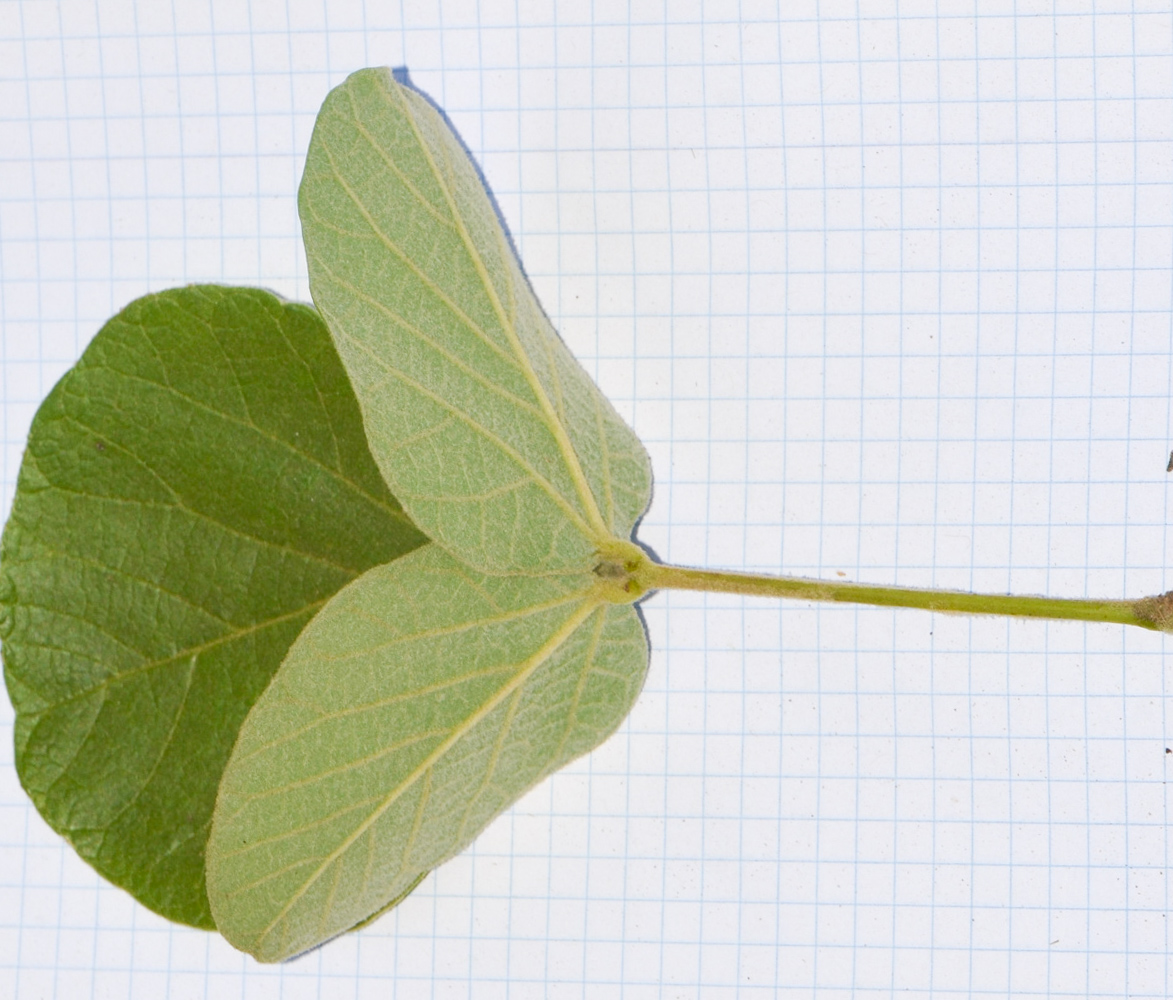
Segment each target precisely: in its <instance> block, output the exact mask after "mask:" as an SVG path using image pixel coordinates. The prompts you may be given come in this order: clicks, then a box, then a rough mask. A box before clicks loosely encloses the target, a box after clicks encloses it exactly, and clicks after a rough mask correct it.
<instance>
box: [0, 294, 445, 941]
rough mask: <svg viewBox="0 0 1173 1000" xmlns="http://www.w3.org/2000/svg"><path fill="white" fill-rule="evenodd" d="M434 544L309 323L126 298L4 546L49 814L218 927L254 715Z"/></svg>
mask: <svg viewBox="0 0 1173 1000" xmlns="http://www.w3.org/2000/svg"><path fill="white" fill-rule="evenodd" d="M424 541H426V539H424V537H423V536H422V535H421V534H420V533H419V532H418V531H417V530H416V529H415V528H414V527H413V526H412V524H411V522H410V521H409V520H408V519H407V518H406V516H405V515H404V514H403V512H402V510H401V509H400V508H399V506H398V504H397V503H396V502H395V500H394V499H393V498H392V496H391V494H390V493H389V492H388V491H387V488H386V485H385V484H384V483H383V481H382V478H381V477H380V475H379V472H378V469H377V468H376V467H375V465H374V462H373V461H372V459H371V456H370V453H369V450H368V449H367V446H366V441H365V437H364V434H363V429H362V422H361V415H360V413H359V410H358V406H357V403H356V401H355V398H354V394H353V392H352V391H351V389H350V385H349V381H348V379H347V377H346V373H345V371H344V370H343V369H342V366H341V364H340V363H339V360H338V357H337V354H336V352H335V351H334V348H333V345H332V344H331V342H330V338H329V335H328V334H327V333H326V331H325V328H324V326H323V324H322V322H321V319H320V318H319V317H318V316H317V314H316V313H315V312H314V311H313V310H312V309H309V308H307V307H305V306H300V305H293V304H289V303H284V302H282V301H280V300H279V299H277V298H276V297H275V296H273V295H271V294H269V293H267V292H262V291H258V290H253V289H241V288H224V287H216V286H193V287H190V288H183V289H175V290H171V291H167V292H162V293H160V294H157V295H149V296H147V297H145V298H142V299H139V300H137V301H136V302H133V303H131V304H130V305H129V306H127V308H126V309H125V310H123V311H122V312H121V313H120V314H119V315H117V316H115V317H114V318H113V319H112V320H110V322H109V323H107V324H106V325H105V326H104V327H103V328H102V330H101V331H100V332H99V333H98V335H97V337H96V338H95V339H94V341H93V342H92V344H91V345H90V346H89V348H88V349H87V350H86V352H85V354H84V355H83V357H82V358H81V360H80V361H79V362H78V363H77V365H76V366H75V367H74V368H73V369H71V370H70V372H69V373H68V374H67V375H66V376H65V377H64V378H63V379H62V380H61V381H60V382H59V383H58V384H57V386H56V387H55V388H54V389H53V391H52V392H51V393H50V394H49V396H48V398H47V399H46V400H45V402H44V404H43V405H42V406H41V408H40V410H39V411H38V412H37V415H36V417H35V419H34V421H33V426H32V429H31V432H30V435H29V443H28V450H27V451H26V453H25V457H24V461H23V464H22V466H21V470H20V477H19V481H18V483H17V490H16V498H15V501H14V504H13V508H12V514H11V517H10V519H9V521H8V524H7V526H6V528H5V531H4V537H3V549H2V555H0V612H2V618H0V632H2V633H3V636H4V642H3V653H4V666H5V678H6V680H7V683H8V690H9V693H10V695H11V698H12V701H13V704H14V706H15V708H16V713H17V717H16V764H17V769H18V771H19V773H20V778H21V781H22V783H23V784H24V787H25V788H26V790H27V791H28V793H29V795H30V796H31V797H32V799H33V802H34V803H35V804H36V806H37V808H38V809H39V810H40V812H41V814H42V815H43V816H44V817H45V819H46V820H48V822H49V824H50V825H51V826H52V827H53V828H54V829H56V830H58V831H59V832H60V833H62V834H64V835H65V836H66V837H67V838H68V839H69V840H70V841H72V843H73V845H74V847H75V848H76V849H77V851H78V853H79V854H81V856H82V857H83V858H85V859H86V860H87V861H89V862H90V863H91V864H92V865H93V866H94V867H95V868H96V869H97V870H98V871H99V872H101V873H102V874H103V875H105V876H106V877H107V878H109V879H110V880H111V881H113V882H115V883H116V884H118V885H121V886H123V887H124V888H126V889H128V890H129V891H130V892H131V893H133V894H134V895H135V896H136V897H137V898H138V899H139V900H140V901H142V902H143V903H145V904H146V905H147V906H149V907H150V908H151V909H153V910H156V911H157V912H159V913H161V914H163V915H164V916H167V917H170V918H171V919H174V920H178V921H182V922H184V923H188V924H194V925H196V926H199V927H208V928H210V927H212V926H213V924H212V920H211V913H210V911H209V908H208V900H207V895H206V892H205V886H204V850H205V846H206V842H207V836H208V830H209V827H210V823H211V814H212V807H213V804H214V802H215V796H216V789H217V786H218V784H219V780H220V776H221V773H222V772H223V769H224V764H225V762H226V761H227V759H228V754H229V752H230V750H231V748H232V745H233V741H234V740H235V738H236V735H237V731H238V729H239V727H240V724H241V721H242V720H243V719H244V716H245V713H246V712H247V711H248V709H249V707H250V706H251V705H252V703H253V701H254V700H255V699H256V697H257V696H258V695H259V694H260V692H261V691H262V690H263V689H264V687H265V685H266V684H267V683H268V681H269V679H270V678H271V677H272V675H273V673H274V671H275V670H276V669H277V667H278V666H279V665H280V663H281V660H282V659H283V657H284V655H285V653H286V651H287V650H288V648H289V645H290V643H292V641H293V640H294V638H295V637H296V636H297V634H298V632H299V631H300V630H301V629H302V627H303V626H304V625H305V623H306V622H308V621H309V620H310V618H311V617H312V616H313V614H314V613H315V612H316V611H317V610H318V608H320V607H321V606H322V605H323V604H325V602H326V601H327V600H328V599H329V598H330V597H331V596H332V595H334V594H335V593H336V592H337V591H338V590H339V589H340V588H341V587H342V586H344V585H345V584H347V583H349V582H350V581H351V580H353V579H354V578H356V577H357V576H359V574H361V573H362V572H364V571H365V570H367V569H369V568H370V567H371V566H373V565H377V564H380V563H385V562H388V561H390V560H393V559H395V558H396V557H398V556H400V555H402V554H403V553H405V552H407V551H410V550H411V549H414V548H416V547H418V546H419V545H421V544H423V543H424Z"/></svg>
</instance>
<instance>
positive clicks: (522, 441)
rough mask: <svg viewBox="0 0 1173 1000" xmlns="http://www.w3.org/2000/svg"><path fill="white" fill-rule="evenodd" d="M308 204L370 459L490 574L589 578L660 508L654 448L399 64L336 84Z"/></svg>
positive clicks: (323, 289)
mask: <svg viewBox="0 0 1173 1000" xmlns="http://www.w3.org/2000/svg"><path fill="white" fill-rule="evenodd" d="M299 207H300V212H301V219H302V229H303V234H304V238H305V245H306V256H307V259H308V262H309V272H310V288H311V290H312V292H313V296H314V302H315V304H316V305H317V306H318V308H319V309H320V310H321V312H322V315H323V317H324V318H325V320H326V322H327V325H328V326H329V328H330V332H331V334H332V335H333V337H334V340H335V343H336V345H337V347H338V352H339V354H340V355H341V357H342V361H343V364H344V365H345V366H346V370H347V372H349V374H350V378H351V381H352V383H353V384H354V389H355V393H356V394H357V396H358V400H359V404H360V406H361V407H362V411H363V417H364V420H365V422H366V429H367V435H368V438H369V441H370V445H371V452H372V454H373V455H374V457H375V461H376V462H377V463H378V465H379V468H380V470H381V471H382V473H383V476H384V478H385V479H386V480H387V483H388V485H389V486H390V487H391V490H392V492H393V493H394V494H395V496H396V497H398V498H399V501H400V502H401V503H402V504H403V507H404V509H405V510H406V511H407V512H408V514H410V515H411V517H412V519H413V520H414V521H415V523H416V524H418V525H419V526H420V528H422V529H423V531H424V532H425V533H426V534H427V535H428V536H429V537H430V538H431V539H432V540H433V541H435V542H437V543H438V544H440V545H442V546H443V547H444V548H446V549H447V550H448V551H449V552H451V553H452V554H453V555H454V556H456V557H457V558H458V559H460V560H462V561H463V562H465V563H467V564H468V565H470V566H473V567H475V568H477V569H479V570H481V571H483V572H489V573H492V572H529V573H534V572H564V571H567V570H587V569H590V568H591V567H592V566H594V565H595V564H596V563H597V562H598V561H599V554H600V552H605V550H606V549H607V546H608V545H609V543H610V542H611V540H612V539H614V538H619V539H627V538H629V537H630V535H631V532H632V529H633V527H634V525H635V522H636V521H637V519H638V518H639V516H640V515H641V514H642V513H643V511H644V509H645V508H646V507H647V503H648V499H649V496H650V490H651V467H650V464H649V462H648V458H647V454H646V453H645V451H644V449H643V446H642V445H641V444H640V442H639V440H638V439H637V438H636V436H635V435H634V434H633V433H632V431H631V430H630V429H629V428H628V427H627V426H626V425H625V424H624V423H623V421H622V419H621V418H620V417H619V415H618V414H617V413H616V412H615V410H614V409H613V408H612V407H611V405H610V403H608V402H607V400H606V398H605V397H604V396H603V395H602V393H600V392H599V390H598V388H597V387H596V386H595V385H594V383H593V382H592V381H591V379H590V377H589V376H588V375H587V373H586V372H585V371H584V370H583V369H582V367H581V366H580V365H579V364H578V362H577V361H575V359H574V357H573V356H572V355H571V354H570V352H569V351H568V350H567V349H566V347H565V345H564V344H563V343H562V341H561V340H560V339H559V338H558V335H557V334H556V333H555V332H554V329H553V327H552V326H551V325H550V322H549V320H548V319H547V318H546V316H545V314H544V313H543V312H542V310H541V307H540V306H539V305H538V302H537V299H536V298H535V297H534V294H533V292H532V290H531V289H530V287H529V284H528V282H527V281H526V279H525V277H524V275H523V274H522V272H521V267H520V264H519V263H518V261H517V258H516V256H515V254H514V253H513V250H512V248H511V247H510V245H509V242H508V238H507V237H506V235H505V232H504V230H503V229H502V226H501V223H500V221H499V220H498V218H497V215H496V212H495V211H494V208H493V204H492V202H491V201H490V199H489V196H488V194H487V193H486V191H485V188H484V185H483V184H482V182H481V179H480V176H479V174H478V173H477V170H476V167H475V166H474V165H473V163H472V162H471V160H470V159H469V157H468V155H467V153H466V152H465V150H464V148H463V146H461V144H460V140H459V139H458V138H457V137H456V136H455V134H453V132H452V130H451V129H450V128H449V127H448V125H447V124H446V122H445V121H444V119H443V118H442V116H441V115H440V113H439V112H438V111H437V110H436V109H435V108H433V107H432V106H431V105H430V104H429V103H428V102H427V100H425V99H424V98H423V97H422V96H420V95H419V94H418V93H416V92H415V91H413V90H411V89H410V88H408V87H405V86H402V85H400V84H398V83H396V82H395V81H394V80H393V79H392V78H391V75H390V73H389V72H388V71H387V70H385V69H366V70H360V71H359V72H357V73H355V74H354V75H352V76H351V77H350V78H349V79H347V80H346V82H345V83H343V84H342V85H341V86H339V87H337V88H335V89H334V90H333V91H331V93H330V95H329V96H328V97H327V98H326V101H325V103H324V104H323V106H322V110H321V112H320V113H319V115H318V121H317V124H316V126H315V127H314V134H313V138H312V139H311V141H310V148H309V153H308V155H307V159H306V169H305V175H304V177H303V179H302V184H301V192H300V200H299Z"/></svg>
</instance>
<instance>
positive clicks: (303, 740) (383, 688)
mask: <svg viewBox="0 0 1173 1000" xmlns="http://www.w3.org/2000/svg"><path fill="white" fill-rule="evenodd" d="M646 666H647V640H646V637H645V634H644V630H643V626H642V623H641V622H640V620H639V616H638V613H637V612H636V610H635V609H634V608H633V607H632V606H631V605H626V604H622V605H617V604H610V603H606V602H601V601H600V600H599V597H598V591H597V581H596V580H595V578H594V577H593V576H592V575H591V574H589V573H586V574H571V575H566V576H556V575H553V576H545V577H525V576H521V577H509V576H499V575H498V576H488V575H482V574H479V573H476V572H474V571H471V570H469V569H468V568H467V567H466V566H464V565H462V564H461V563H459V562H457V561H456V560H455V559H453V558H452V557H451V556H450V555H448V554H447V553H446V552H445V551H444V550H443V549H441V548H439V547H438V546H435V545H428V546H425V547H424V548H422V549H419V550H418V551H416V552H413V553H411V554H410V555H408V556H406V557H404V558H403V559H400V560H398V561H396V562H395V563H392V564H390V565H388V566H380V567H376V568H374V569H372V570H370V571H368V572H367V573H366V574H365V575H363V576H362V577H360V578H359V579H358V580H356V581H355V582H354V583H352V584H350V585H349V586H348V587H346V588H345V589H344V590H342V591H341V592H340V593H339V594H338V595H337V596H336V597H335V598H333V599H332V600H331V601H330V602H329V603H328V604H327V605H326V607H325V608H324V609H323V610H322V611H321V612H319V614H318V615H317V617H316V618H315V619H314V620H313V622H312V623H311V624H310V625H309V626H308V627H307V628H306V630H305V631H304V632H303V633H302V635H301V636H300V637H299V638H298V640H297V642H296V643H295V644H294V645H293V647H292V648H291V649H290V652H289V655H288V657H287V659H286V661H285V663H284V664H283V665H282V667H281V669H280V671H279V672H278V673H277V675H276V677H275V678H274V680H273V683H272V684H271V685H270V686H269V688H268V689H267V690H266V691H265V693H264V694H263V695H262V696H261V698H260V699H259V700H258V701H257V704H256V706H255V707H254V709H253V711H252V712H251V713H250V715H249V717H248V719H247V720H246V722H245V724H244V726H243V727H242V729H241V733H240V738H239V741H238V743H237V745H236V747H235V749H234V750H233V754H232V758H231V760H230V761H229V764H228V767H227V769H226V770H225V774H224V780H223V783H222V785H221V789H220V795H219V799H218V801H217V804H216V813H215V820H214V823H213V827H212V835H211V839H210V841H209V845H208V893H209V897H210V899H211V903H212V910H213V913H214V914H215V917H216V924H217V927H218V928H219V930H220V931H221V933H222V934H224V935H225V937H227V938H228V940H229V941H231V942H232V943H233V944H234V945H236V946H237V947H238V948H241V949H243V950H246V951H249V952H251V953H252V954H253V955H255V956H256V957H257V958H259V959H261V960H262V961H277V960H280V959H283V958H287V957H289V956H291V955H294V954H297V953H299V952H301V951H304V950H306V949H307V948H310V947H313V946H314V945H316V944H319V943H321V942H322V941H324V940H326V939H328V938H330V937H332V936H334V935H336V934H338V933H341V932H342V931H345V930H348V929H350V928H352V927H354V926H355V925H356V924H359V923H360V922H362V921H363V920H365V919H366V918H368V917H369V916H371V915H372V914H374V913H377V912H379V911H380V910H381V909H383V908H385V907H386V905H387V904H388V903H389V902H391V901H393V900H395V899H396V898H397V897H398V896H400V894H401V893H403V891H404V890H405V889H408V888H410V887H411V886H412V885H413V884H414V883H415V882H416V881H417V880H418V879H419V878H420V876H421V875H422V874H423V873H425V872H427V871H429V870H430V869H431V868H433V867H435V866H436V865H437V864H439V863H440V862H442V861H444V860H445V859H447V858H449V857H451V856H452V855H454V854H455V853H457V852H458V851H459V850H461V849H462V848H463V847H464V846H465V845H467V844H468V843H469V842H470V841H471V840H472V839H473V838H474V837H475V836H476V834H477V833H479V832H480V831H481V830H482V829H483V828H484V827H485V825H486V824H487V823H488V822H489V821H490V820H491V819H492V818H493V817H494V816H496V815H497V814H498V813H500V812H501V811H502V810H503V809H505V808H506V807H507V806H508V805H509V804H511V803H512V802H513V801H515V800H516V799H517V798H518V797H519V796H520V795H521V794H522V793H523V792H525V791H526V790H527V789H528V788H530V787H531V786H532V785H533V784H534V783H535V782H536V781H538V780H540V779H541V778H542V777H544V776H545V775H547V774H549V773H550V772H551V771H553V770H555V769H556V768H558V767H560V766H561V765H563V764H564V763H566V762H567V761H569V760H571V759H572V758H574V757H577V756H579V755H580V754H583V753H585V752H587V751H588V750H590V749H592V748H593V747H595V746H597V745H598V744H599V743H600V742H601V741H602V740H603V739H604V738H605V737H606V736H607V735H608V734H609V733H611V732H612V731H613V730H614V729H615V728H616V727H617V726H618V725H619V723H620V722H621V721H622V720H623V719H624V717H625V716H626V715H627V712H628V711H629V710H630V708H631V705H632V703H633V701H634V699H635V696H636V695H637V693H638V691H639V689H640V687H641V685H642V683H643V678H644V673H645V671H646Z"/></svg>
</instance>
